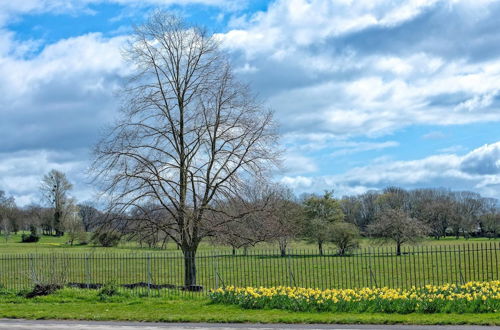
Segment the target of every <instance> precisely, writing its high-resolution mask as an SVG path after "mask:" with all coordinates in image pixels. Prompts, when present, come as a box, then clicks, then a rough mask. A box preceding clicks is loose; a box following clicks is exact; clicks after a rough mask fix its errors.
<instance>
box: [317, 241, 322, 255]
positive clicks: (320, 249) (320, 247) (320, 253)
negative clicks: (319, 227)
mask: <svg viewBox="0 0 500 330" xmlns="http://www.w3.org/2000/svg"><path fill="white" fill-rule="evenodd" d="M318 249H319V255H320V256H322V255H323V241H318Z"/></svg>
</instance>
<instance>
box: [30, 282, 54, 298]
mask: <svg viewBox="0 0 500 330" xmlns="http://www.w3.org/2000/svg"><path fill="white" fill-rule="evenodd" d="M62 288H63V285H62V284H57V283H43V284H36V285H35V287H34V288H33V290H31V291H29V292H27V293H25V294H24V297H25V298H35V297H38V296H48V295H49V294H52V293H54V292H56V291H57V290H60V289H62Z"/></svg>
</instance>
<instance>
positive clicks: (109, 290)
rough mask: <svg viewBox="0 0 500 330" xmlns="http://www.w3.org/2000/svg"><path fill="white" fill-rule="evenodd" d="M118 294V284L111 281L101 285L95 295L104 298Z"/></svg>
mask: <svg viewBox="0 0 500 330" xmlns="http://www.w3.org/2000/svg"><path fill="white" fill-rule="evenodd" d="M119 294H120V292H119V288H118V286H117V285H116V284H115V283H113V282H109V283H106V284H105V285H103V287H102V288H101V289H100V290H99V293H98V294H97V296H98V297H99V299H101V300H106V299H107V298H109V297H113V296H117V295H119Z"/></svg>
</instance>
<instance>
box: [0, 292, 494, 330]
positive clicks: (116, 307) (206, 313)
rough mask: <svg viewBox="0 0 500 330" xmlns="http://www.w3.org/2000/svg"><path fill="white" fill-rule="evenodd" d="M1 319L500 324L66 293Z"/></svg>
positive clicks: (0, 296) (5, 303)
mask: <svg viewBox="0 0 500 330" xmlns="http://www.w3.org/2000/svg"><path fill="white" fill-rule="evenodd" d="M0 304H1V308H0V317H1V318H23V319H77V320H122V321H153V322H237V323H238V322H259V323H343V324H348V323H356V324H360V323H366V324H397V323H400V324H481V325H500V315H499V314H498V313H482V314H466V313H465V314H453V313H450V314H442V313H441V314H421V313H412V314H384V313H331V312H320V313H317V312H315V313H312V312H291V311H284V310H272V309H269V310H243V309H241V308H239V307H237V306H226V305H218V304H212V303H210V301H209V300H208V298H205V297H183V298H178V297H176V298H154V297H137V296H128V297H110V298H108V299H105V300H103V299H100V298H99V296H98V293H97V291H95V290H76V289H64V290H61V291H58V292H56V293H55V294H52V295H49V296H44V297H37V298H33V299H26V298H22V297H20V296H18V295H16V294H14V293H8V292H5V291H4V292H2V293H0Z"/></svg>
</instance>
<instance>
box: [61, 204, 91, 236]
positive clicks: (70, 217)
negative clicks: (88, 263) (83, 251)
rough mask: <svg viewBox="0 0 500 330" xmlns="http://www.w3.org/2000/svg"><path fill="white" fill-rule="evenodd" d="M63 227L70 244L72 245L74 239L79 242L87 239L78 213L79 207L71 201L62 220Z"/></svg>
mask: <svg viewBox="0 0 500 330" xmlns="http://www.w3.org/2000/svg"><path fill="white" fill-rule="evenodd" d="M63 228H64V230H65V231H66V233H67V234H68V243H69V244H70V245H73V244H74V242H75V241H78V242H79V243H84V242H86V241H87V234H86V232H85V228H84V226H83V222H82V218H80V215H79V209H78V207H77V206H76V205H75V204H74V203H71V205H70V206H68V208H67V211H66V214H65V217H64V221H63Z"/></svg>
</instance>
